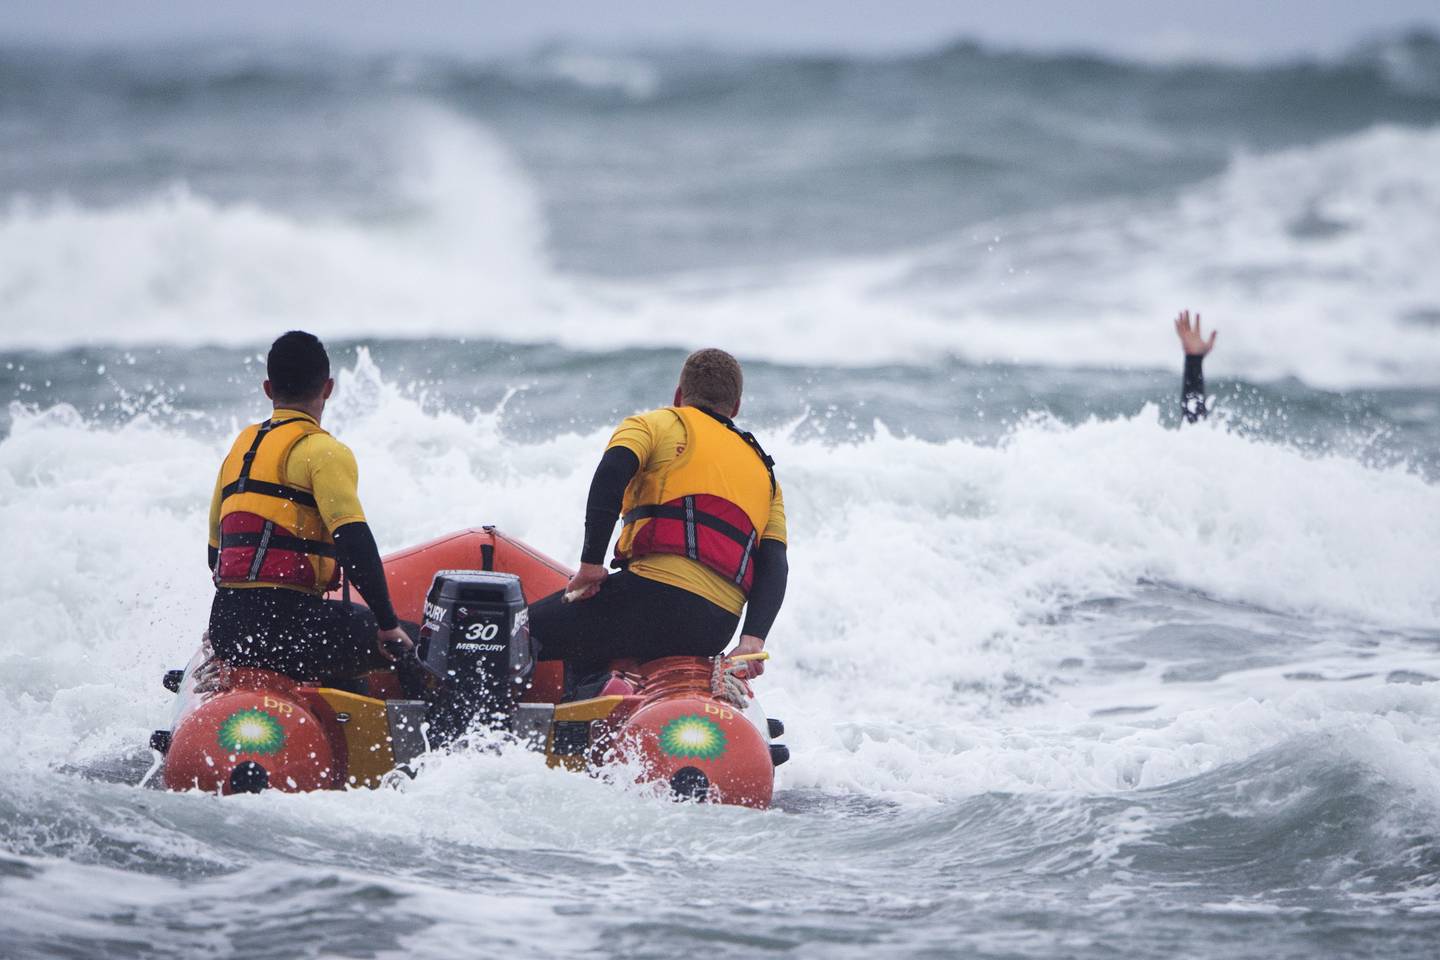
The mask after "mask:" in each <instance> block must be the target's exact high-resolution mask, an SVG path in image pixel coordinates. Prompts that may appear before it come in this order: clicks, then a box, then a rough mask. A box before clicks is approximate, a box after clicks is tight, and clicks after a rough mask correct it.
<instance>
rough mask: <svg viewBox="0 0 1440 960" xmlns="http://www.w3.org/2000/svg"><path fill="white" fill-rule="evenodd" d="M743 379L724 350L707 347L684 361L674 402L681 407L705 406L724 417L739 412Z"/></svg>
mask: <svg viewBox="0 0 1440 960" xmlns="http://www.w3.org/2000/svg"><path fill="white" fill-rule="evenodd" d="M744 385H745V377H744V375H743V374H742V373H741V372H740V361H739V360H736V359H735V358H734V357H732V356H730V354H728V353H726V352H725V351H724V350H717V349H715V348H714V347H707V348H705V349H704V350H696V351H695V352H694V353H692V354H690V356H688V357H686V358H685V366H683V367H681V368H680V386H679V387H677V388H676V390H675V403H676V405H677V406H683V407H705V408H706V409H708V410H713V411H714V412H715V413H718V414H721V415H722V416H726V417H733V416H735V415H736V414H737V413H739V412H740V391H741V388H743V387H744Z"/></svg>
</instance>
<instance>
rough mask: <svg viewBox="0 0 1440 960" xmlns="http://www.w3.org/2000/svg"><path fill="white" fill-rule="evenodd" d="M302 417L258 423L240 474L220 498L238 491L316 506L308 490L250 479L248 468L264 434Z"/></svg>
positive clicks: (305, 505) (253, 459) (227, 485)
mask: <svg viewBox="0 0 1440 960" xmlns="http://www.w3.org/2000/svg"><path fill="white" fill-rule="evenodd" d="M304 419H305V418H304V417H290V418H289V419H288V420H266V421H265V422H264V423H262V424H260V429H259V430H256V431H255V439H254V440H253V441H251V443H250V449H249V450H246V451H245V456H244V457H243V458H242V460H241V463H240V476H239V477H237V478H235V480H233V481H231V482H230V483H227V484H226V485H225V486H224V488H222V489H221V491H220V499H221V501H222V502H223V501H224V500H226V499H228V498H229V497H233V496H235V495H236V494H238V493H258V494H260V495H261V496H265V497H275V498H277V499H280V500H289V501H291V502H292V503H298V504H300V506H302V507H311V508H314V507H315V506H316V503H315V495H314V494H312V493H310V492H309V491H308V490H301V489H300V488H299V487H291V486H286V485H285V484H283V483H269V482H267V481H264V480H251V479H250V468H251V466H253V465H254V463H255V451H257V450H259V449H260V442H261V441H262V440H264V439H265V437H266V435H267V434H269V433H270V431H271V430H274V429H275V428H276V427H283V426H285V425H286V424H287V423H295V422H297V421H300V420H304Z"/></svg>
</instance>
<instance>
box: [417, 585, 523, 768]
mask: <svg viewBox="0 0 1440 960" xmlns="http://www.w3.org/2000/svg"><path fill="white" fill-rule="evenodd" d="M529 613H530V612H529V610H528V609H527V608H526V606H525V594H524V591H522V590H521V589H520V578H519V577H517V576H515V575H514V574H513V573H491V572H488V571H481V570H441V571H440V572H439V573H437V574H435V580H434V581H433V582H432V583H431V584H430V593H429V594H428V595H427V596H426V599H425V623H424V625H423V626H421V628H420V642H419V644H418V645H417V647H416V651H415V652H416V655H417V657H418V658H419V661H420V664H421V665H422V666H423V667H424V668H425V671H426V673H427V674H429V677H428V683H427V686H429V687H430V690H429V694H428V696H427V699H428V700H429V701H430V704H431V706H430V730H431V736H432V737H433V738H435V739H437V740H438V741H439V742H440V743H447V742H449V741H451V740H454V739H455V738H456V737H458V736H460V735H461V734H463V733H464V732H465V731H466V730H467V729H469V728H470V726H471V725H472V724H476V725H479V726H488V727H491V728H492V729H497V730H499V729H509V728H510V726H511V724H512V721H513V720H514V717H515V704H516V702H517V700H518V699H519V696H520V693H521V691H523V690H524V689H525V687H526V685H527V684H528V683H529V680H530V675H531V673H533V672H534V669H535V651H534V649H533V648H532V646H531V643H530V617H529Z"/></svg>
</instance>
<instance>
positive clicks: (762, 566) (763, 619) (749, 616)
mask: <svg viewBox="0 0 1440 960" xmlns="http://www.w3.org/2000/svg"><path fill="white" fill-rule="evenodd" d="M752 562H753V563H754V564H755V580H754V582H753V583H751V585H750V597H749V600H748V602H747V603H746V605H745V626H744V627H743V628H741V630H740V633H741V635H742V636H746V637H755V638H756V639H759V640H764V639H765V638H766V637H767V636H769V634H770V627H771V626H773V625H774V623H775V617H776V616H778V615H779V613H780V605H781V604H782V603H784V602H785V586H786V584H787V583H789V581H790V559H789V557H788V556H787V555H786V552H785V544H784V542H783V541H780V540H768V539H767V540H761V541H760V546H759V547H757V548H756V549H755V555H754V557H753V558H752Z"/></svg>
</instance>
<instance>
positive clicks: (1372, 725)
mask: <svg viewBox="0 0 1440 960" xmlns="http://www.w3.org/2000/svg"><path fill="white" fill-rule="evenodd" d="M343 379H344V382H343V383H342V390H341V393H340V395H339V396H340V397H341V398H344V399H343V400H342V401H341V402H340V403H338V404H337V406H336V407H335V409H334V410H333V411H331V413H330V415H329V417H328V419H327V424H328V425H330V426H331V427H332V429H334V430H335V431H336V432H337V433H338V435H339V436H341V437H342V438H343V439H344V440H346V442H348V443H349V444H351V445H352V446H353V448H354V449H355V451H356V453H357V455H358V457H359V460H360V462H361V464H362V470H363V476H362V487H361V492H362V495H363V497H364V499H365V502H366V506H367V511H368V513H369V516H370V519H371V522H372V524H373V525H374V528H375V529H376V531H377V533H378V535H379V537H380V539H381V541H382V546H384V547H385V548H387V549H395V548H399V547H401V546H406V545H409V544H412V543H415V542H418V541H420V540H423V539H425V538H428V537H431V536H434V535H438V534H441V533H444V532H447V531H450V530H453V529H456V528H460V527H464V526H469V525H474V524H479V523H496V524H499V525H500V526H501V527H502V528H503V529H506V530H507V531H509V532H511V533H513V534H515V535H518V536H520V537H522V538H523V539H525V540H527V541H529V542H531V543H533V544H534V545H535V546H537V547H538V548H540V549H542V550H545V551H546V552H549V553H551V554H553V555H554V556H556V557H559V558H570V557H573V556H574V555H575V554H576V552H577V551H578V547H579V538H580V524H579V517H580V513H581V512H582V507H581V505H582V504H583V502H584V496H585V489H586V486H587V484H588V481H589V477H590V472H591V468H592V466H593V463H594V460H595V457H596V456H597V453H598V451H599V449H600V447H601V445H602V443H603V439H604V437H603V435H602V434H598V433H597V434H594V435H583V436H582V435H576V434H568V435H560V436H556V437H554V438H552V439H550V440H548V441H545V442H543V443H537V444H517V443H515V442H513V441H510V440H507V439H505V438H504V437H503V435H502V433H501V431H500V430H499V428H498V420H497V417H496V416H495V415H480V416H475V417H470V418H467V417H462V416H459V415H455V414H450V413H443V412H441V413H433V412H426V411H425V410H423V409H422V408H421V407H420V406H419V405H418V404H417V403H416V402H415V401H413V400H411V399H408V398H407V397H406V396H405V395H404V393H403V391H400V390H399V389H398V388H397V387H396V386H395V385H393V384H391V383H387V382H386V381H385V380H384V378H383V377H382V376H381V375H380V373H379V371H378V370H376V368H375V367H374V365H373V364H372V363H371V362H370V361H369V360H368V358H365V357H364V356H363V355H362V359H361V361H360V363H359V364H358V365H357V367H356V368H355V369H354V370H351V371H346V372H345V373H344V375H343ZM1156 420H1157V418H1156V416H1155V415H1154V412H1153V411H1146V412H1145V413H1142V414H1141V415H1139V416H1136V417H1133V418H1128V419H1117V420H1112V421H1106V422H1091V423H1086V424H1083V425H1080V426H1077V427H1064V426H1060V425H1057V424H1054V423H1049V422H1031V423H1027V424H1024V425H1022V426H1020V427H1018V428H1017V429H1016V430H1015V431H1014V432H1013V433H1012V435H1011V436H1009V438H1008V439H1007V440H1006V441H1005V442H1004V443H1002V444H1000V445H999V446H984V445H978V444H975V443H971V442H967V441H962V440H953V441H950V442H946V443H938V444H937V443H927V442H922V441H919V440H915V439H908V438H901V437H896V436H892V435H890V434H888V433H886V432H885V431H883V430H881V431H879V432H878V433H877V435H876V436H875V437H874V438H873V439H871V440H868V441H865V442H861V443H857V444H854V445H840V446H825V445H821V444H818V443H814V442H801V441H799V440H796V439H794V438H787V437H785V436H779V437H773V438H770V443H769V446H771V448H772V449H773V452H774V453H775V454H776V456H777V457H778V459H779V461H780V464H781V468H780V469H781V474H780V475H781V479H782V482H783V483H784V485H785V489H786V493H787V506H788V513H789V518H790V528H791V534H792V543H793V545H792V549H791V570H792V573H791V587H790V592H789V595H788V598H787V602H786V606H785V610H784V612H783V613H782V616H781V620H780V622H779V624H778V625H777V627H776V629H775V631H774V633H773V642H772V647H773V649H774V652H775V654H776V656H777V660H776V662H775V664H774V666H773V668H772V669H771V670H769V671H767V674H766V676H765V678H764V680H763V681H762V684H763V686H762V692H763V695H764V698H765V702H766V705H767V706H768V707H769V708H770V709H771V710H772V712H774V713H775V714H777V715H779V716H782V717H784V718H785V719H786V720H787V721H788V722H789V725H790V729H791V735H790V736H789V737H788V741H789V742H790V744H791V745H792V747H793V748H794V749H795V752H796V759H795V760H794V761H793V763H792V764H791V765H790V766H788V767H786V768H785V769H784V774H785V778H786V780H787V782H789V783H790V784H791V785H795V786H813V787H819V788H823V789H827V790H842V791H844V790H858V791H861V792H864V793H867V794H876V795H889V796H896V797H906V796H910V797H916V798H927V799H930V800H935V799H943V798H946V797H950V796H955V795H966V794H970V793H974V792H981V791H985V790H996V789H1000V790H1024V789H1073V790H1082V791H1095V790H1099V791H1106V790H1117V789H1128V788H1131V787H1135V786H1154V785H1159V784H1163V783H1166V782H1170V781H1172V780H1175V779H1179V778H1183V777H1186V776H1190V775H1193V774H1196V773H1200V772H1203V771H1205V770H1207V769H1211V768H1212V767H1214V766H1215V765H1217V764H1221V763H1225V762H1230V761H1234V760H1239V759H1244V758H1245V757H1247V756H1250V755H1252V754H1254V753H1255V752H1257V751H1260V750H1263V749H1266V748H1268V747H1271V746H1274V745H1276V744H1279V743H1284V742H1287V741H1289V740H1291V739H1293V738H1296V737H1303V736H1311V735H1314V734H1317V733H1318V734H1326V735H1334V736H1335V737H1337V738H1338V742H1340V743H1342V744H1343V745H1344V746H1343V749H1344V750H1346V751H1349V753H1350V754H1351V755H1353V756H1355V757H1359V758H1373V757H1379V758H1385V757H1389V758H1391V759H1388V760H1384V762H1386V763H1389V764H1391V766H1392V767H1393V769H1394V770H1397V771H1401V770H1408V771H1409V772H1407V773H1405V774H1404V776H1406V777H1409V778H1410V779H1412V780H1418V779H1420V778H1422V777H1423V776H1426V775H1433V773H1434V772H1435V771H1436V770H1440V757H1437V756H1436V754H1435V751H1434V749H1433V748H1432V747H1430V746H1428V745H1427V744H1429V743H1431V742H1433V740H1434V738H1433V731H1434V729H1435V725H1436V722H1437V720H1440V701H1437V699H1436V695H1435V694H1434V693H1433V692H1431V691H1433V689H1434V688H1433V687H1412V686H1409V685H1394V684H1391V685H1387V684H1385V683H1384V677H1383V674H1384V671H1385V670H1387V669H1402V668H1403V669H1422V670H1429V671H1432V672H1436V673H1440V664H1435V663H1431V662H1430V661H1431V660H1433V659H1435V658H1434V656H1433V655H1432V656H1430V658H1429V659H1426V658H1425V657H1418V658H1417V657H1414V656H1410V655H1408V654H1405V653H1404V652H1403V651H1402V652H1400V653H1396V652H1395V651H1389V652H1385V653H1384V654H1383V656H1382V658H1381V659H1380V660H1378V661H1376V665H1375V669H1376V670H1377V671H1378V673H1377V675H1376V676H1375V677H1374V678H1372V679H1371V680H1362V681H1357V682H1356V683H1353V684H1348V685H1345V686H1344V687H1343V688H1342V687H1334V688H1331V687H1325V686H1321V687H1316V686H1311V687H1304V688H1297V687H1296V686H1295V685H1294V684H1293V683H1289V682H1288V681H1284V680H1283V678H1282V677H1280V675H1279V672H1278V670H1270V671H1268V672H1267V671H1263V670H1261V671H1250V672H1248V673H1246V672H1242V673H1241V674H1239V675H1237V676H1236V677H1232V678H1226V679H1225V680H1223V681H1221V682H1216V683H1208V684H1165V683H1162V682H1161V681H1160V680H1159V679H1158V678H1154V677H1151V676H1149V675H1144V674H1139V675H1136V677H1135V678H1134V680H1133V681H1132V682H1131V687H1130V688H1128V689H1126V690H1125V691H1124V692H1123V693H1116V692H1107V690H1106V689H1105V688H1104V687H1103V683H1102V682H1101V681H1097V680H1093V679H1092V680H1081V681H1075V682H1078V683H1079V684H1080V685H1079V686H1075V687H1073V689H1070V688H1067V686H1066V685H1065V684H1063V683H1062V684H1057V682H1056V680H1055V677H1056V665H1057V663H1058V662H1059V660H1060V659H1061V658H1062V657H1065V656H1068V655H1078V656H1084V655H1085V653H1086V651H1084V650H1083V649H1079V648H1077V646H1076V640H1075V637H1074V634H1073V633H1072V632H1067V631H1066V629H1065V628H1064V627H1063V625H1062V624H1057V623H1056V614H1058V613H1060V612H1062V611H1063V610H1064V609H1066V608H1067V607H1068V606H1069V605H1070V604H1072V603H1074V602H1077V601H1085V600H1097V599H1103V598H1110V597H1124V596H1127V595H1131V594H1133V593H1135V591H1136V590H1137V587H1136V584H1137V581H1138V580H1140V579H1141V578H1153V579H1158V580H1163V581H1167V582H1172V583H1175V584H1178V585H1180V586H1183V587H1185V588H1190V589H1194V590H1201V591H1206V592H1208V593H1209V594H1212V595H1213V596H1215V597H1216V598H1218V599H1219V600H1220V601H1223V602H1225V603H1232V604H1253V605H1258V606H1260V607H1265V608H1268V609H1270V610H1272V611H1276V612H1277V615H1280V614H1288V615H1294V617H1295V618H1296V622H1299V623H1309V624H1324V623H1332V624H1334V623H1339V624H1346V623H1350V624H1355V625H1358V626H1359V627H1363V628H1364V629H1369V630H1375V629H1381V628H1400V629H1403V628H1409V627H1416V626H1425V625H1429V624H1433V623H1434V622H1435V620H1436V619H1437V617H1440V574H1437V572H1436V570H1435V567H1434V565H1433V564H1432V563H1429V557H1430V554H1431V552H1432V550H1433V544H1434V543H1435V542H1437V540H1440V491H1437V488H1436V487H1434V486H1432V485H1429V484H1427V483H1425V482H1424V481H1423V480H1421V479H1420V478H1418V477H1416V476H1414V475H1412V474H1409V473H1406V472H1404V471H1401V470H1395V469H1391V470H1377V469H1372V468H1370V467H1367V466H1364V465H1361V464H1359V463H1356V462H1353V461H1350V460H1345V459H1340V458H1333V457H1332V458H1319V459H1316V458H1312V457H1306V456H1303V455H1301V454H1300V453H1297V452H1295V451H1293V450H1290V449H1287V448H1284V447H1279V446H1273V445H1266V444H1263V443H1259V442H1255V441H1252V440H1247V439H1244V438H1241V437H1238V436H1235V435H1232V434H1230V433H1228V432H1226V431H1225V430H1224V429H1223V425H1220V424H1213V425H1209V426H1206V427H1202V428H1199V429H1190V430H1186V431H1183V432H1179V433H1177V432H1174V431H1167V430H1164V429H1162V428H1161V427H1160V426H1159V425H1158V424H1157V423H1156ZM228 440H229V437H228V436H219V435H215V436H209V437H205V438H199V439H197V438H195V437H193V436H191V435H189V434H187V433H185V432H181V431H179V430H177V429H175V428H174V427H172V426H170V425H167V424H166V423H164V422H157V421H156V420H154V419H151V418H147V417H140V418H137V419H135V420H133V421H131V422H129V423H127V424H125V425H123V426H119V427H104V426H97V425H95V424H90V423H86V422H85V421H83V420H82V419H81V418H80V417H79V416H78V415H77V414H76V413H75V412H74V411H73V410H70V409H69V408H66V407H58V408H54V409H51V410H47V411H43V412H35V411H22V410H18V409H17V410H15V411H14V428H13V431H12V432H11V434H10V435H9V436H8V437H6V438H5V439H4V440H3V441H0V541H3V542H4V543H5V544H7V549H6V550H4V551H0V622H3V623H5V624H6V635H7V642H6V644H5V646H4V648H3V650H0V678H3V680H0V684H3V694H4V695H3V696H0V724H3V726H4V727H5V729H6V730H8V731H10V733H9V735H8V736H9V737H10V743H11V745H12V750H13V751H14V755H15V756H16V757H17V758H19V760H18V762H19V763H20V764H21V765H22V766H24V767H28V768H33V769H37V770H38V769H40V768H43V767H44V766H45V765H48V764H50V763H52V762H55V761H57V760H61V761H71V762H81V763H84V762H92V761H95V760H97V759H100V758H104V757H107V756H114V755H115V754H117V753H121V752H124V751H125V750H127V749H129V748H131V747H132V746H133V745H134V744H137V743H141V742H143V740H144V737H145V735H146V734H147V733H148V731H149V730H150V729H151V728H153V727H157V726H162V725H164V723H165V721H166V718H167V711H168V703H167V700H168V695H167V694H165V693H164V691H163V690H161V688H160V687H159V684H158V679H159V676H160V674H161V672H162V670H163V669H164V668H165V667H168V666H176V665H179V664H182V663H183V662H184V661H185V659H186V658H187V656H188V654H189V652H190V651H191V650H192V649H193V647H194V644H195V642H196V640H197V637H198V634H199V631H200V629H201V628H202V625H203V623H204V620H205V616H206V610H207V607H208V602H209V594H210V589H209V582H208V579H207V576H206V571H205V568H204V567H203V566H202V565H201V556H202V551H201V546H202V543H201V541H202V540H203V530H204V525H205V508H206V504H207V502H208V496H209V492H210V489H211V484H212V483H213V480H214V470H215V469H216V464H217V463H218V461H219V458H220V456H221V454H222V451H223V446H224V444H225V443H226V442H227V441H228ZM567 505H569V506H567ZM1198 655H1200V656H1204V654H1203V652H1202V653H1200V654H1198ZM1097 684H1099V685H1097ZM1027 686H1028V687H1030V688H1033V690H1034V693H1035V697H1034V698H1033V699H1035V700H1037V701H1038V702H1037V704H1036V705H1035V706H1031V707H1023V706H1013V705H1010V700H1009V699H1007V698H1009V697H1010V695H1011V694H1013V693H1015V692H1016V691H1017V690H1019V691H1020V692H1022V693H1023V692H1024V690H1025V688H1026V687H1027ZM1297 691H1298V692H1297ZM1107 697H1108V698H1110V699H1109V700H1108V701H1107ZM1122 697H1123V699H1121V698H1122ZM1107 702H1108V703H1111V704H1113V703H1115V702H1120V703H1134V702H1143V703H1147V704H1151V705H1156V707H1157V709H1156V710H1155V711H1154V712H1152V713H1150V714H1148V715H1146V716H1145V717H1143V718H1142V720H1141V721H1139V722H1137V721H1134V720H1133V719H1129V718H1125V717H1120V718H1113V719H1105V718H1098V719H1097V718H1092V717H1091V716H1090V711H1091V709H1092V708H1093V707H1095V706H1097V705H1100V704H1104V703H1107ZM457 762H459V763H460V765H459V766H458V767H456V766H452V767H449V768H447V769H448V770H449V773H441V774H439V777H438V778H439V779H444V778H447V777H458V778H459V779H460V780H462V781H468V780H469V779H470V778H481V779H483V776H482V775H481V774H480V773H477V772H473V771H469V768H468V767H466V766H465V764H466V763H468V762H474V763H480V762H482V761H481V760H479V759H474V760H471V761H457ZM484 762H488V761H484ZM1377 762H1379V761H1377ZM515 763H516V764H518V765H517V766H514V767H513V768H507V769H506V775H507V776H509V775H514V776H517V777H521V778H522V779H524V780H526V781H527V782H529V781H532V780H533V779H534V778H537V777H539V778H542V779H543V778H544V777H547V776H550V774H548V773H547V772H545V771H544V770H542V769H540V768H539V767H536V768H534V769H532V768H530V767H526V766H524V762H523V761H518V760H517V761H515ZM1398 775H1399V774H1397V776H1398ZM555 776H559V775H558V774H556V775H555ZM576 782H577V783H580V782H584V783H585V784H586V785H585V786H584V787H575V788H574V789H578V790H581V791H582V792H583V793H585V795H586V796H591V794H590V793H588V791H590V790H591V789H592V788H597V789H598V788H600V785H597V784H592V783H590V782H588V781H583V780H582V781H576ZM416 789H417V790H419V791H420V794H419V795H422V796H424V795H428V794H427V793H426V791H427V790H428V789H429V788H427V787H423V786H420V785H418V784H417V786H416ZM494 789H501V788H498V787H497V788H494ZM563 789H570V788H568V787H567V788H563ZM492 792H493V791H492ZM492 799H493V797H492ZM317 802H318V801H317ZM374 802H375V803H381V804H383V803H387V802H402V801H398V800H395V799H394V798H393V797H392V798H391V800H389V801H387V800H385V799H383V798H381V799H376V800H375V801H374ZM414 802H419V801H414ZM565 802H567V803H570V802H573V803H584V802H590V801H588V800H584V799H583V798H580V797H577V798H572V800H568V801H565ZM616 802H621V801H616Z"/></svg>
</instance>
